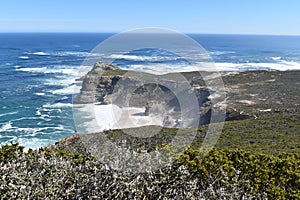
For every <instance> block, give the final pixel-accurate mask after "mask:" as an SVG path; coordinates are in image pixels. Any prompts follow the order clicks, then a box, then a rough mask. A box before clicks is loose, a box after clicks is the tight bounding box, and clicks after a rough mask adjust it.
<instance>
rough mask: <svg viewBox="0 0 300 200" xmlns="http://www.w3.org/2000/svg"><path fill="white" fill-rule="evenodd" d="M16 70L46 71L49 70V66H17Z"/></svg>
mask: <svg viewBox="0 0 300 200" xmlns="http://www.w3.org/2000/svg"><path fill="white" fill-rule="evenodd" d="M15 68H16V71H23V72H44V71H45V70H47V67H40V68H38V67H27V68H21V67H20V66H15Z"/></svg>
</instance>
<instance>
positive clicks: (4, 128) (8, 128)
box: [0, 121, 14, 132]
mask: <svg viewBox="0 0 300 200" xmlns="http://www.w3.org/2000/svg"><path fill="white" fill-rule="evenodd" d="M13 128H14V127H13V126H12V123H11V121H9V122H7V123H6V124H3V125H2V126H1V128H0V132H6V131H11V129H13Z"/></svg>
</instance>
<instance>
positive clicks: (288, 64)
mask: <svg viewBox="0 0 300 200" xmlns="http://www.w3.org/2000/svg"><path fill="white" fill-rule="evenodd" d="M215 66H216V67H217V69H218V71H246V70H261V69H267V70H279V71H286V70H300V63H299V62H292V61H280V62H276V63H215Z"/></svg>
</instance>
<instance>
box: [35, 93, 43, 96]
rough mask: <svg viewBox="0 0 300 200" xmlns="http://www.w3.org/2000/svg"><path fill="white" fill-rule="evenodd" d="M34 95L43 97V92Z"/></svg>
mask: <svg viewBox="0 0 300 200" xmlns="http://www.w3.org/2000/svg"><path fill="white" fill-rule="evenodd" d="M34 94H35V95H37V96H45V93H44V92H36V93H34Z"/></svg>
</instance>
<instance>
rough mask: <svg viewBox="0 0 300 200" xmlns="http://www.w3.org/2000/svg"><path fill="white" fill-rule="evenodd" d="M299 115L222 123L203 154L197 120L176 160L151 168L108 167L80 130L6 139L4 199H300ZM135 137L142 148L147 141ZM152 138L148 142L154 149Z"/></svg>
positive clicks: (1, 157) (0, 160)
mask: <svg viewBox="0 0 300 200" xmlns="http://www.w3.org/2000/svg"><path fill="white" fill-rule="evenodd" d="M299 119H300V116H299V115H298V114H286V113H275V114H273V115H267V116H262V117H260V118H258V119H246V120H238V121H230V122H225V126H224V129H223V133H222V135H221V138H220V140H219V142H218V143H217V145H216V146H215V148H214V149H213V150H212V151H210V152H209V154H208V155H207V156H205V157H202V156H201V150H200V148H199V147H200V145H201V141H202V139H203V135H205V130H206V128H207V127H206V126H203V127H200V128H199V129H198V133H199V134H197V137H196V138H195V140H194V141H193V144H192V145H191V146H190V147H187V148H186V150H185V151H184V152H183V153H182V154H180V156H179V157H178V159H177V160H176V161H175V162H173V163H172V164H170V165H168V166H166V167H165V168H162V169H160V170H158V171H153V172H149V173H127V172H123V171H116V170H113V169H111V168H110V167H109V166H108V165H106V164H104V163H101V162H100V161H99V160H97V159H95V158H94V157H93V155H91V154H89V153H88V152H85V149H84V148H83V147H81V148H80V140H79V138H80V136H73V137H72V138H71V139H70V140H68V141H63V142H60V143H57V144H56V145H54V146H51V147H45V148H40V149H38V150H31V149H29V150H27V151H24V148H23V147H22V146H19V145H18V144H8V145H4V146H2V147H1V149H0V168H1V170H0V179H1V181H0V195H1V199H27V198H37V199H116V198H117V199H134V198H135V199H154V198H155V199H201V198H204V199H299V198H300V167H299V166H300V156H299V155H300V154H299V153H300V146H299V142H298V141H299V140H300V138H299V137H300V134H299V130H300V129H299V126H300V120H299ZM149 128H151V129H153V127H141V128H134V129H132V130H136V131H138V132H140V131H146V130H147V129H149ZM186 132H187V133H188V129H187V130H186ZM105 134H106V135H107V137H108V138H110V140H112V141H114V142H116V143H118V141H121V139H122V137H127V141H130V137H129V136H124V134H123V135H122V134H121V131H120V130H110V131H106V133H105ZM175 134H176V129H175V128H163V129H161V132H160V133H159V134H158V135H161V136H160V137H159V140H160V141H161V142H160V143H156V148H160V149H168V150H169V151H172V147H171V146H169V145H167V144H165V143H168V140H169V139H170V138H172V137H173V136H174V135H175ZM96 135H97V134H96V133H95V134H94V135H93V137H95V136H96ZM149 140H150V139H149ZM132 141H134V142H135V146H139V147H140V148H142V146H141V144H146V143H145V141H139V140H131V142H132ZM128 144H129V143H128ZM147 144H148V146H144V148H145V149H148V150H151V151H152V149H150V148H152V146H151V145H149V143H147ZM153 144H154V142H153ZM130 146H131V147H132V143H131V145H130ZM123 147H124V145H123ZM125 147H126V146H125ZM128 148H129V145H128ZM132 150H134V151H137V148H136V149H135V148H132Z"/></svg>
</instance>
